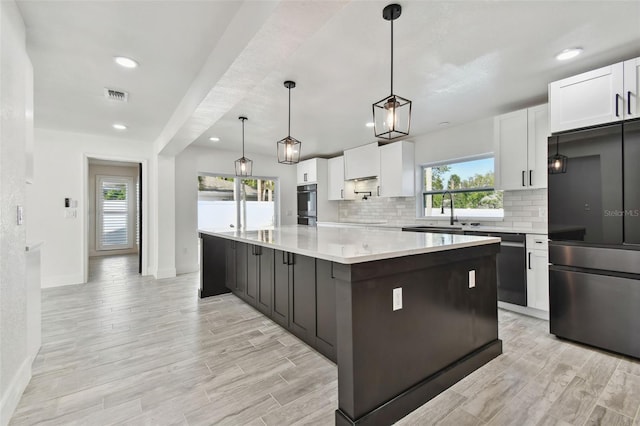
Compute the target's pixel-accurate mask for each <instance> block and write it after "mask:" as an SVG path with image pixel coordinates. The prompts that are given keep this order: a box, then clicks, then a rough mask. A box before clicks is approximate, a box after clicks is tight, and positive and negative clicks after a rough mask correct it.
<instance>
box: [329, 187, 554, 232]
mask: <svg viewBox="0 0 640 426" xmlns="http://www.w3.org/2000/svg"><path fill="white" fill-rule="evenodd" d="M377 187H378V180H377V179H371V180H365V181H360V182H356V191H370V192H371V193H372V195H371V197H368V199H366V200H364V199H363V196H362V195H358V196H357V199H356V200H353V201H340V202H339V212H338V215H339V220H340V222H386V223H387V224H389V225H405V224H412V223H417V222H420V223H424V222H427V223H433V224H434V225H438V224H447V223H448V221H443V220H439V219H432V220H430V219H426V218H421V219H416V214H417V207H416V197H396V198H388V197H378V196H377V195H376V193H377ZM503 203H504V219H503V220H502V221H479V222H480V223H481V224H482V225H489V226H496V227H505V228H518V229H531V230H536V231H546V229H547V190H546V189H529V190H521V191H505V192H504V196H503Z"/></svg>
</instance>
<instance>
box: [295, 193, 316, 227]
mask: <svg viewBox="0 0 640 426" xmlns="http://www.w3.org/2000/svg"><path fill="white" fill-rule="evenodd" d="M317 209H318V186H317V185H315V184H314V185H300V186H298V225H309V226H316V222H317V217H318V211H317Z"/></svg>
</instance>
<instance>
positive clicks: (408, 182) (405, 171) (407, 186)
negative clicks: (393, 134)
mask: <svg viewBox="0 0 640 426" xmlns="http://www.w3.org/2000/svg"><path fill="white" fill-rule="evenodd" d="M379 150H380V176H379V182H380V187H379V188H378V192H379V193H378V195H379V196H381V197H413V196H415V165H414V145H413V142H407V141H400V142H394V143H390V144H387V145H382V146H380V148H379Z"/></svg>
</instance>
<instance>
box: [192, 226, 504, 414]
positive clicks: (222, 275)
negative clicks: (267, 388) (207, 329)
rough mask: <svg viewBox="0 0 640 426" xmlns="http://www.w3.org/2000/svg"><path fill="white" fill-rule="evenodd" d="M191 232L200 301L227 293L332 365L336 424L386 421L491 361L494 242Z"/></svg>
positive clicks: (498, 348)
mask: <svg viewBox="0 0 640 426" xmlns="http://www.w3.org/2000/svg"><path fill="white" fill-rule="evenodd" d="M199 232H200V237H201V239H202V259H201V285H200V297H208V296H213V295H216V294H222V293H226V292H229V291H232V292H233V293H234V294H235V295H236V296H238V297H239V298H241V299H242V300H244V301H245V302H246V303H248V304H250V305H252V306H253V307H255V308H256V309H258V310H259V311H260V312H262V313H263V314H265V315H266V316H268V317H270V318H271V319H273V320H274V321H275V322H277V323H278V324H280V325H281V326H282V327H284V328H286V329H287V330H289V331H290V332H291V333H293V334H294V335H296V336H298V337H299V338H300V339H302V340H303V341H304V342H306V343H307V344H309V345H310V346H312V347H314V348H315V349H316V350H318V351H319V352H320V353H322V354H323V355H325V356H326V357H327V358H329V359H331V360H332V361H334V362H336V363H337V365H338V402H339V408H338V410H336V425H356V424H357V425H386V424H392V423H394V422H395V421H397V420H399V419H400V418H402V417H404V416H406V415H407V414H408V413H410V412H411V411H413V410H415V409H416V408H418V407H419V406H421V405H423V404H424V403H425V402H427V401H428V400H430V399H431V398H433V397H434V396H436V395H438V394H439V393H441V392H442V391H444V390H445V389H447V388H448V387H450V386H451V385H453V384H454V383H456V382H457V381H459V380H460V379H462V378H463V377H465V376H466V375H468V374H469V373H471V372H472V371H474V370H476V369H477V368H479V367H481V366H482V365H484V364H486V363H487V362H489V361H490V360H491V359H493V358H495V357H497V356H498V355H500V354H501V353H502V341H501V340H499V339H498V316H497V288H496V254H497V253H498V252H499V250H500V244H499V241H500V240H499V239H498V238H489V237H475V236H464V235H450V234H429V233H409V232H404V233H403V232H400V231H386V230H370V229H368V230H365V229H362V228H347V229H345V228H329V227H318V228H312V227H297V226H291V227H280V228H276V229H273V230H260V231H233V232H216V231H208V230H200V231H199ZM394 289H396V290H395V291H394ZM397 289H401V290H397ZM398 308H399V309H398Z"/></svg>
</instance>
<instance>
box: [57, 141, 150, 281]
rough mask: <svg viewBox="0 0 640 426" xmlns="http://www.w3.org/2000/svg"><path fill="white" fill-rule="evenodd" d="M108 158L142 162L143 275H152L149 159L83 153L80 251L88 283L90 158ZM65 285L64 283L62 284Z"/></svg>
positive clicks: (85, 279)
mask: <svg viewBox="0 0 640 426" xmlns="http://www.w3.org/2000/svg"><path fill="white" fill-rule="evenodd" d="M90 158H93V159H96V160H107V161H123V162H128V163H142V275H151V271H150V268H149V257H150V253H151V247H150V246H149V241H150V239H149V233H150V232H151V227H150V222H149V219H150V218H149V215H150V210H149V205H150V198H149V197H150V192H151V191H150V190H151V188H149V160H148V159H146V158H140V157H118V156H109V155H102V154H91V153H87V152H85V153H83V154H82V182H81V184H82V192H81V193H82V198H81V199H80V200H79V206H78V207H79V210H80V211H81V212H83V214H81V215H80V221H81V227H82V236H81V242H80V247H81V250H80V253H81V256H82V259H81V263H80V264H81V265H82V270H81V273H82V277H83V279H82V280H81V282H82V283H86V282H87V281H88V280H89V230H88V229H87V228H88V223H89V220H88V218H89V205H90V203H89V159H90ZM62 285H64V284H62Z"/></svg>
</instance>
